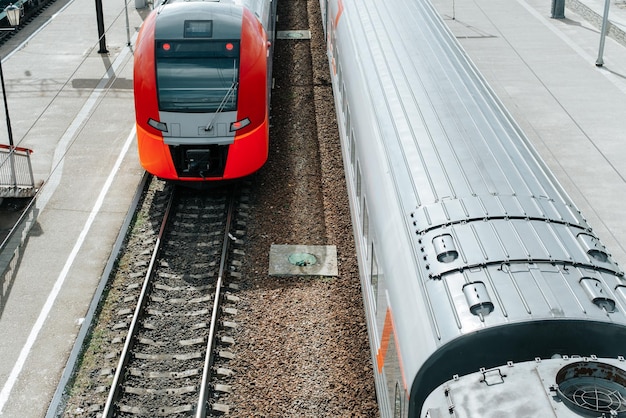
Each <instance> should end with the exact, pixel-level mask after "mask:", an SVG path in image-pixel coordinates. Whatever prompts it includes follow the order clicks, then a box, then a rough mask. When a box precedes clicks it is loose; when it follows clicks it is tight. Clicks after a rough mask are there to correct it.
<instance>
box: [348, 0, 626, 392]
mask: <svg viewBox="0 0 626 418" xmlns="http://www.w3.org/2000/svg"><path fill="white" fill-rule="evenodd" d="M342 7H343V9H340V10H341V11H340V13H342V15H341V20H338V25H339V26H338V30H341V26H340V25H342V24H347V25H349V30H350V32H351V33H352V37H351V40H352V43H353V44H351V45H349V44H341V43H340V44H339V45H338V48H339V51H340V52H339V53H341V51H345V50H354V51H357V52H356V53H355V55H357V57H355V61H356V62H359V63H360V65H359V70H360V75H361V76H362V81H363V85H360V86H357V87H354V86H350V84H351V83H353V82H354V81H353V80H352V79H351V77H350V76H349V74H347V73H346V74H344V75H343V81H344V82H345V83H346V85H347V87H346V90H347V91H349V92H350V91H357V90H358V91H365V92H368V93H367V94H365V95H364V96H363V97H367V100H369V103H368V105H369V106H371V107H372V108H373V115H374V116H375V117H373V118H371V119H372V120H373V122H367V123H364V122H363V121H361V123H358V122H357V123H354V124H353V126H354V127H355V129H359V128H361V127H364V126H365V127H366V129H368V130H373V131H375V132H376V135H375V136H376V137H377V140H376V143H375V144H374V143H368V144H366V147H368V150H373V149H380V150H381V151H382V153H381V155H382V156H384V163H382V164H381V163H380V158H379V155H376V154H377V153H376V152H371V154H370V155H369V156H367V155H364V154H363V153H362V154H361V155H360V156H361V160H360V162H361V164H362V168H363V176H364V177H367V182H369V183H370V184H371V183H376V182H379V187H378V189H377V190H375V191H373V190H369V192H370V194H372V193H378V194H379V196H378V200H377V201H378V202H379V203H375V202H374V201H375V200H376V199H372V201H373V202H374V203H373V205H372V207H370V208H368V209H370V210H371V211H372V212H374V211H376V210H379V211H380V212H381V214H379V215H378V219H384V218H385V217H387V218H388V217H389V213H387V212H385V209H389V208H390V205H389V204H388V203H386V202H382V201H385V200H387V199H386V198H383V197H381V196H382V195H384V194H386V197H389V198H394V199H395V200H396V202H395V205H396V206H397V207H398V208H399V209H400V211H401V214H400V215H401V216H402V217H403V219H402V223H403V226H404V228H405V232H406V234H407V236H409V237H410V238H409V241H408V242H409V243H410V245H411V246H412V253H413V257H412V260H406V262H407V263H409V262H411V263H414V264H415V265H416V271H418V272H419V274H420V275H418V277H404V278H402V279H401V280H400V279H399V280H397V281H388V282H389V284H388V286H389V289H388V291H389V295H390V298H391V299H392V300H393V301H392V303H391V305H392V306H393V309H394V310H395V312H394V321H395V325H396V327H397V328H399V344H400V347H399V349H400V351H401V352H403V354H404V356H403V360H402V361H403V366H404V367H405V373H407V374H408V375H412V373H417V369H419V368H420V367H422V366H423V367H422V370H424V369H425V368H427V367H431V366H432V370H436V371H435V372H433V373H432V374H428V373H425V374H423V375H422V376H421V379H422V380H421V381H417V382H416V383H414V386H418V387H419V385H420V383H426V385H428V382H429V381H435V380H439V381H441V379H443V376H446V374H447V376H448V377H449V376H451V374H452V371H453V370H455V371H454V372H455V373H468V372H470V371H471V367H474V365H475V364H482V365H483V366H485V367H492V366H494V365H496V364H503V363H506V361H508V360H514V361H522V360H529V359H532V358H533V357H534V356H531V355H529V353H531V352H534V353H536V355H539V356H548V357H549V356H551V355H553V354H558V353H560V354H581V355H590V354H595V355H598V356H608V357H616V356H617V355H620V354H623V351H624V346H625V345H624V344H623V343H624V342H626V327H625V325H626V315H625V314H624V313H625V312H626V287H625V285H626V283H625V282H624V279H623V272H622V270H621V269H620V267H619V266H618V265H617V264H616V262H615V261H614V260H613V259H612V257H611V255H610V252H609V251H608V250H607V249H606V248H605V247H604V245H603V244H602V243H601V242H600V241H599V239H598V237H597V236H596V235H595V234H594V233H593V230H592V229H591V227H590V225H589V224H588V223H587V221H586V220H585V218H584V217H583V215H582V214H581V213H580V211H579V210H578V209H577V208H576V206H575V205H574V203H573V202H572V200H571V199H570V198H569V196H567V194H566V193H565V191H564V190H563V188H562V187H561V186H560V185H559V183H558V181H557V180H556V179H555V178H554V176H553V175H552V174H551V173H550V172H549V170H548V168H547V166H546V165H545V163H544V162H543V161H542V160H541V158H540V157H539V156H538V154H537V152H536V151H535V150H534V148H533V146H532V145H531V144H530V142H529V140H528V139H527V138H526V136H525V135H524V134H523V132H522V131H521V129H520V128H519V127H518V125H517V124H516V123H515V121H514V120H513V119H512V117H511V116H510V114H509V113H508V112H507V110H506V109H505V108H504V106H503V105H502V104H501V102H500V101H499V100H498V98H497V97H496V96H495V94H494V93H493V91H492V90H491V89H490V87H489V86H488V85H487V84H486V82H485V80H484V79H483V77H482V76H481V75H480V74H479V73H478V72H477V70H476V68H475V66H474V65H473V64H472V63H471V61H470V59H469V58H468V57H467V56H466V54H465V53H464V51H463V50H462V48H461V47H460V45H459V44H458V42H457V41H456V39H454V36H453V35H452V34H451V33H450V32H449V30H448V29H447V27H446V25H445V24H444V23H443V21H441V18H440V16H439V14H438V13H437V12H436V10H434V8H433V7H432V5H431V4H430V2H428V1H412V0H394V1H385V2H380V1H377V0H362V1H359V2H358V6H357V4H356V3H353V2H350V3H348V2H344V4H343V5H342ZM344 21H345V23H342V22H344ZM344 63H345V61H344ZM346 65H349V64H346ZM349 104H350V105H351V106H352V110H353V112H352V114H353V115H361V116H362V112H360V111H359V107H360V106H361V104H360V103H359V101H358V100H352V101H350V102H349ZM355 117H358V116H355ZM365 136H368V135H367V134H366V133H365V132H360V133H357V137H365ZM384 177H390V178H391V179H392V180H391V184H386V185H384V186H380V185H381V184H382V182H383V180H380V179H382V178H384ZM390 185H391V187H389V186H390ZM377 205H378V208H377V207H376V206H377ZM372 217H375V214H373V215H372ZM380 235H383V234H380ZM378 239H381V240H386V241H385V242H383V243H382V244H381V247H382V249H381V251H389V252H390V251H393V250H391V249H389V248H394V249H395V248H397V246H396V244H395V243H394V241H395V240H397V238H396V237H383V236H379V237H378ZM383 258H384V257H383ZM394 268H395V267H394V266H389V265H387V266H384V267H383V268H382V270H383V274H387V273H389V272H390V270H392V269H394ZM385 269H387V271H385ZM418 305H420V306H421V305H424V306H426V307H427V308H426V309H425V310H418V308H417V306H418ZM420 309H421V308H420ZM424 311H425V312H428V314H427V315H425V317H422V318H418V317H417V314H418V312H419V313H422V312H424ZM426 317H428V319H426ZM420 322H422V323H423V322H429V323H430V326H431V328H432V330H433V335H434V336H435V341H436V344H437V347H439V348H436V350H439V351H436V352H435V354H434V355H432V356H431V357H430V359H429V360H428V361H429V362H430V364H426V365H424V364H423V363H422V361H423V359H420V358H418V356H417V355H415V346H416V342H415V340H414V339H415V337H414V336H415V334H416V332H415V329H416V326H423V325H421V324H420V325H418V324H419V323H420ZM568 324H570V325H572V326H571V327H568ZM581 335H584V336H583V337H581ZM466 337H467V338H475V339H474V342H473V343H471V344H468V345H466V346H464V345H463V344H464V342H463V339H464V338H466ZM507 338H508V339H507ZM411 339H412V340H411ZM420 343H421V344H429V343H430V342H429V341H424V342H420ZM459 353H463V355H462V356H460V355H459ZM437 362H439V363H438V365H437V367H435V363H437ZM441 364H448V365H449V367H440V366H441ZM448 373H449V374H448ZM418 380H419V379H418ZM420 390H421V389H420ZM420 396H422V395H420ZM420 396H417V397H416V398H417V399H419V398H420ZM412 401H413V399H412Z"/></svg>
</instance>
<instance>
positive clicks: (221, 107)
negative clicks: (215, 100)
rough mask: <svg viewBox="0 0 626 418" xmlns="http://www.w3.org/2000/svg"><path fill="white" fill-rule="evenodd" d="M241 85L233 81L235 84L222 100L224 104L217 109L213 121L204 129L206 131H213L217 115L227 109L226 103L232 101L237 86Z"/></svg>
mask: <svg viewBox="0 0 626 418" xmlns="http://www.w3.org/2000/svg"><path fill="white" fill-rule="evenodd" d="M238 84H239V83H237V82H236V81H233V84H231V85H230V88H229V89H228V91H227V92H226V94H225V95H224V97H223V98H222V102H221V103H220V105H219V106H218V107H217V110H216V111H215V113H214V114H213V117H212V118H211V121H210V122H209V124H208V125H207V126H205V127H204V130H205V131H210V130H212V129H213V123H214V122H215V118H216V117H217V115H218V114H219V113H222V111H223V110H224V108H225V107H226V103H228V101H229V100H230V97H231V96H232V95H233V94H234V93H235V91H236V90H237V85H238Z"/></svg>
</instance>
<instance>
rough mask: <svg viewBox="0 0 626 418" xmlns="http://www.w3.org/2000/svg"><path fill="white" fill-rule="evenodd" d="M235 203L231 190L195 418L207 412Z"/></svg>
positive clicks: (203, 415)
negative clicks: (218, 316)
mask: <svg viewBox="0 0 626 418" xmlns="http://www.w3.org/2000/svg"><path fill="white" fill-rule="evenodd" d="M234 204H235V192H234V191H233V192H231V196H230V202H229V205H228V211H227V213H226V225H225V227H224V239H223V241H222V254H221V256H220V268H219V271H218V274H217V283H216V284H215V300H214V301H213V311H212V312H211V325H210V328H209V338H208V341H207V349H206V356H205V358H204V370H203V372H202V383H201V384H200V396H199V399H198V406H197V408H196V418H204V417H206V413H207V406H208V405H207V404H208V397H209V393H210V391H209V387H208V386H209V379H210V377H211V376H210V370H211V366H212V365H213V347H214V344H215V333H216V329H217V315H218V312H219V308H220V303H221V300H222V298H221V293H222V283H223V281H224V270H225V266H226V258H227V255H228V248H229V244H230V240H231V235H230V224H231V221H232V218H233V212H234Z"/></svg>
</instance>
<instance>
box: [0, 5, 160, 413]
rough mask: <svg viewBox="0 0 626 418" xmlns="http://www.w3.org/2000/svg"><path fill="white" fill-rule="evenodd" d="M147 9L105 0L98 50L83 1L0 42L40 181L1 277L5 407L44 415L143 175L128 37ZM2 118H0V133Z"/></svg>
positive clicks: (18, 140)
mask: <svg viewBox="0 0 626 418" xmlns="http://www.w3.org/2000/svg"><path fill="white" fill-rule="evenodd" d="M125 6H127V7H125ZM126 12H128V25H127V23H126V22H127V20H126ZM147 13H148V10H147V9H145V10H138V9H136V8H135V7H134V2H130V3H127V4H126V3H125V2H124V1H120V2H103V21H104V24H105V28H106V33H105V38H104V39H105V42H106V50H107V51H108V52H106V53H103V52H99V51H100V42H99V39H98V29H97V17H96V11H95V7H94V2H93V0H69V1H68V0H57V1H56V2H54V3H53V4H52V5H51V6H49V7H48V8H47V9H45V10H44V11H43V13H42V15H41V16H39V17H38V18H36V20H35V21H33V22H30V23H29V24H28V25H27V26H25V27H24V28H22V29H20V31H18V32H16V33H15V34H14V36H13V37H12V38H11V39H10V40H9V41H8V42H7V43H5V44H4V45H2V47H0V54H1V55H2V56H3V59H2V69H3V74H4V79H5V86H6V94H7V104H8V108H9V113H10V121H11V127H12V132H13V138H14V141H15V145H16V146H19V147H23V148H28V149H31V150H33V153H32V154H31V162H32V166H33V174H34V177H35V183H36V185H37V187H38V188H39V192H38V194H37V196H36V204H35V208H34V213H35V214H36V218H35V222H34V225H32V228H31V229H30V233H29V234H28V235H27V236H26V238H25V240H24V243H23V245H22V247H21V248H20V250H19V252H18V254H16V256H15V257H14V258H13V261H12V262H11V265H10V269H9V271H8V272H7V273H6V274H5V275H4V277H2V279H1V281H0V335H1V336H2V338H0V358H2V361H1V362H0V415H1V416H3V417H43V416H45V415H46V411H47V409H48V405H49V403H50V400H51V399H52V397H53V395H54V392H55V390H56V386H57V384H58V382H59V379H60V377H61V374H62V372H63V369H64V367H65V364H66V362H67V359H68V356H69V354H70V352H71V350H72V346H73V344H74V341H75V339H76V336H77V334H78V332H79V329H80V325H81V322H82V318H84V316H85V314H86V313H87V310H88V308H89V304H90V302H91V299H92V297H93V295H94V292H95V290H96V288H97V285H98V283H99V281H100V278H101V276H102V273H103V270H104V268H105V265H106V262H107V261H108V258H109V255H110V254H111V250H112V247H113V245H114V243H115V240H116V239H117V236H118V233H119V231H120V228H121V225H122V223H123V221H124V219H125V217H126V215H127V212H128V209H129V207H130V205H131V200H132V198H133V195H134V193H135V191H136V190H137V187H138V184H139V182H140V180H141V178H142V176H143V169H142V168H141V167H140V165H139V163H138V159H137V151H136V143H135V141H136V140H135V134H134V105H133V93H132V60H133V52H132V42H133V41H134V37H135V36H136V33H137V28H138V27H139V26H140V25H141V23H142V21H143V18H144V16H146V15H147ZM129 41H130V43H131V45H130V46H129ZM0 113H1V114H2V115H3V114H4V112H0ZM6 128H7V125H6V120H5V118H4V117H2V118H1V119H0V143H6V142H7V133H6V132H7V130H6Z"/></svg>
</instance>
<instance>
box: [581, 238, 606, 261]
mask: <svg viewBox="0 0 626 418" xmlns="http://www.w3.org/2000/svg"><path fill="white" fill-rule="evenodd" d="M577 238H578V242H580V245H582V247H583V249H584V250H585V252H586V253H587V255H588V256H589V257H591V258H593V259H595V260H597V261H600V262H602V263H606V262H607V261H608V259H609V255H608V254H607V253H606V251H605V248H604V245H602V244H601V243H600V241H599V240H598V238H596V237H594V236H593V235H589V234H585V233H582V234H578V237H577Z"/></svg>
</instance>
